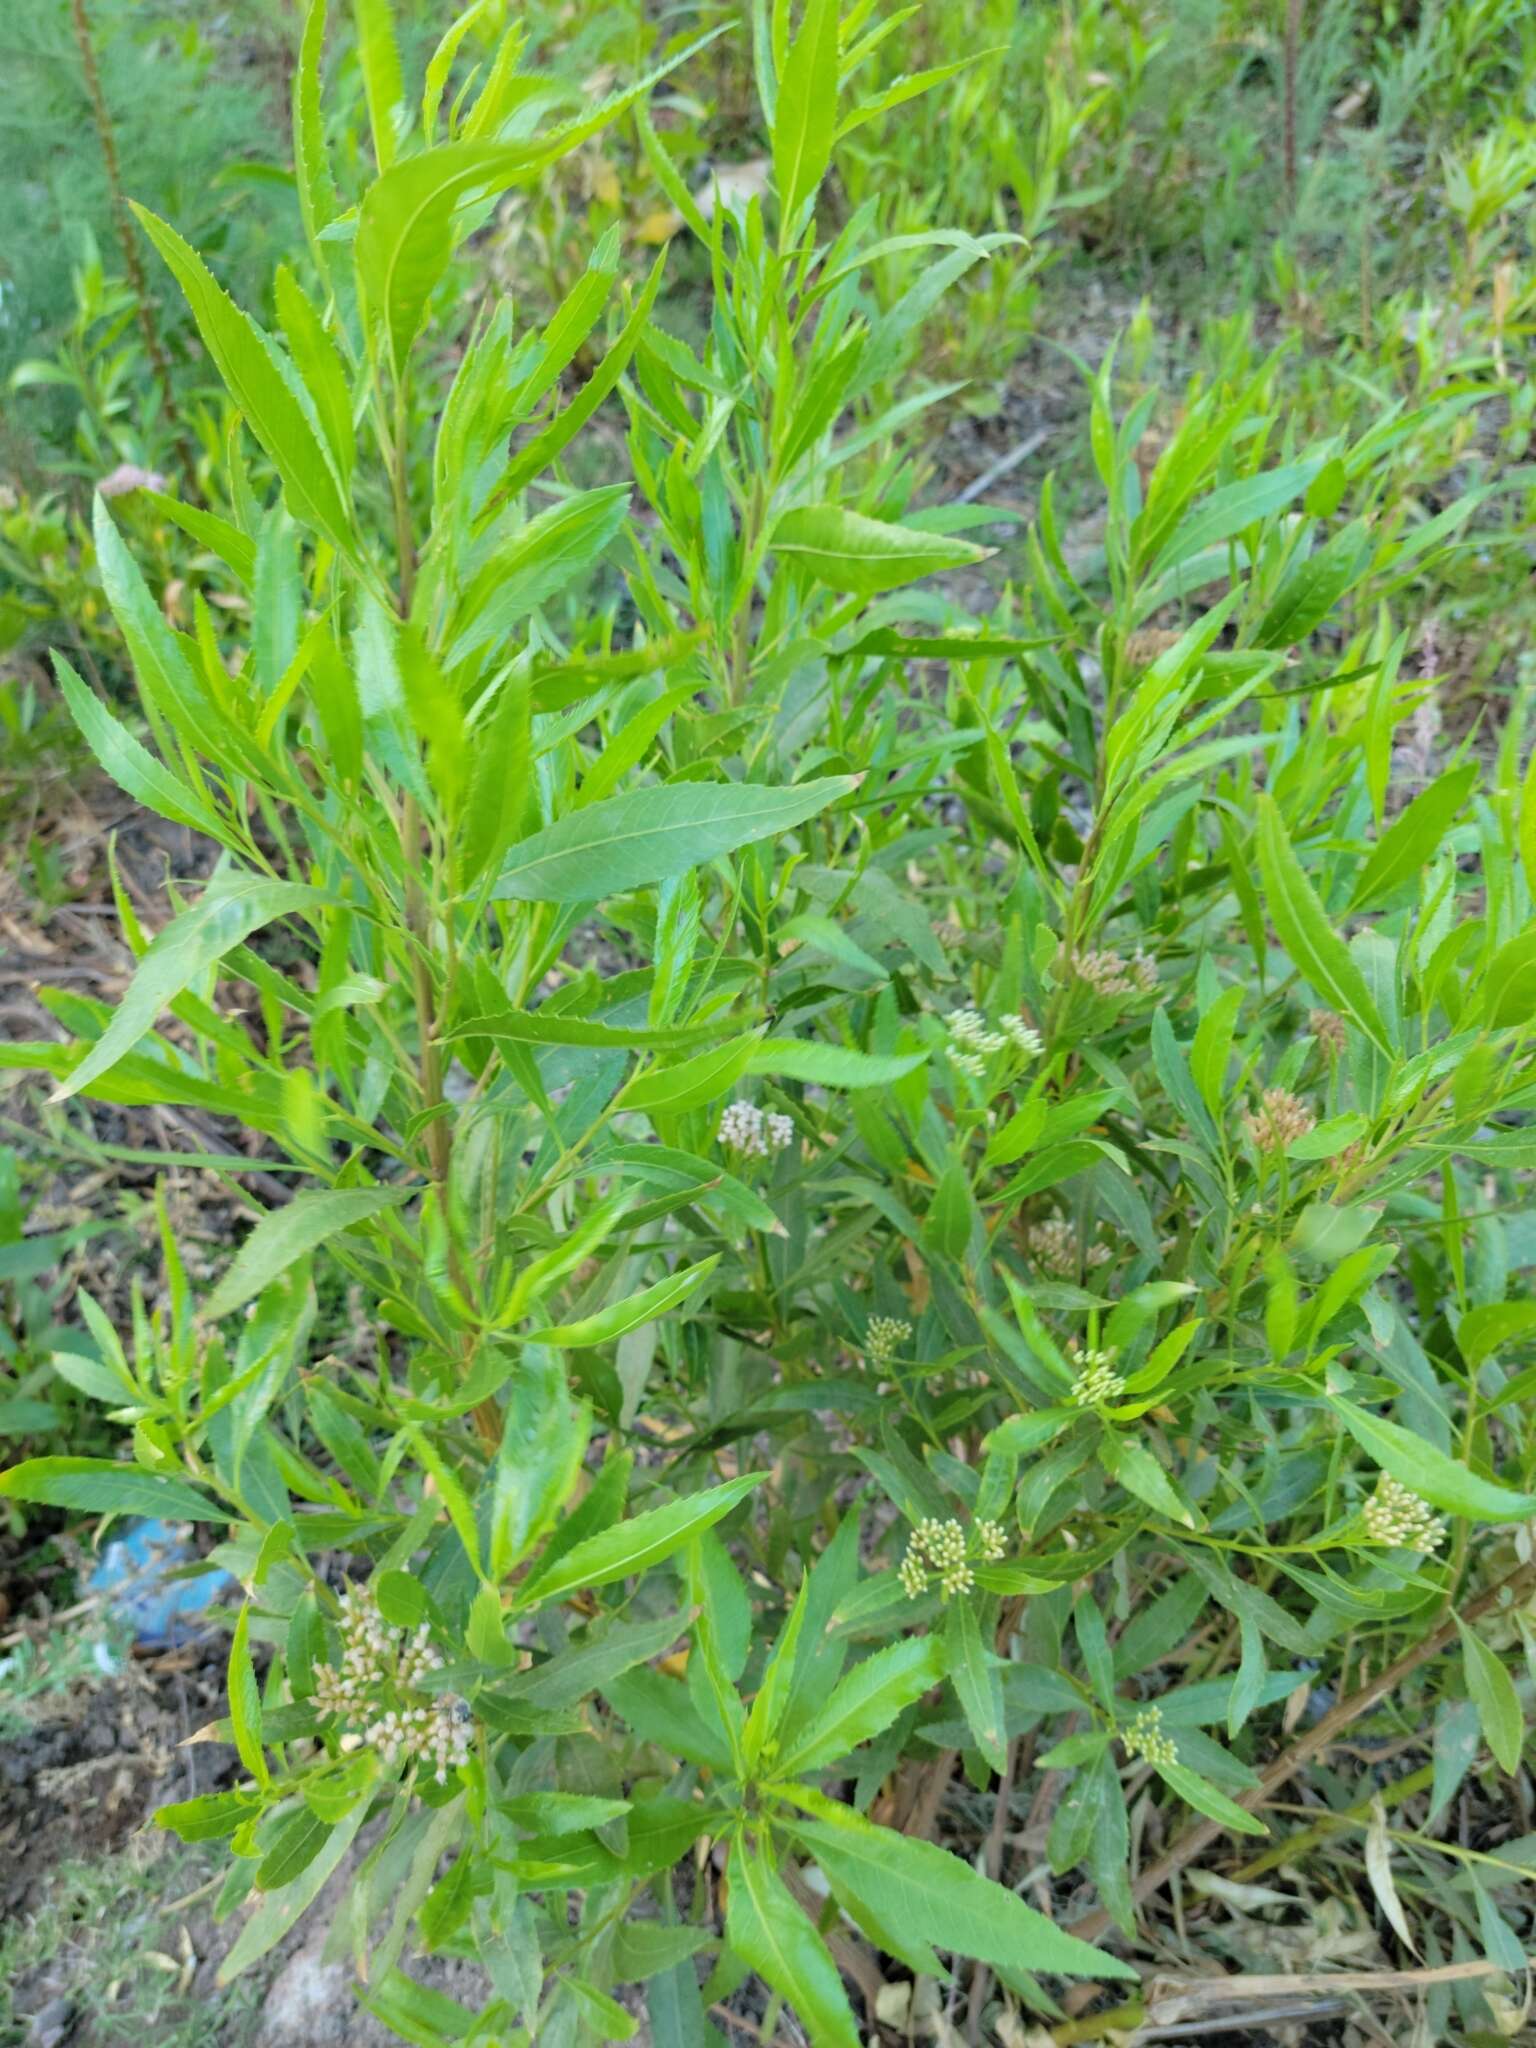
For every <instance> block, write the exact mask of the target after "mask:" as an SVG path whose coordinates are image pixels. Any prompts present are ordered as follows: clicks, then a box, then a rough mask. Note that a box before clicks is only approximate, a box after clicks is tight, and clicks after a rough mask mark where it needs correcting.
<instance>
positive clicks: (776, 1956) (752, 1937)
mask: <svg viewBox="0 0 1536 2048" xmlns="http://www.w3.org/2000/svg"><path fill="white" fill-rule="evenodd" d="M725 1933H726V1939H727V1940H728V1941H729V1942H730V1944H731V1947H732V1948H733V1949H734V1950H735V1951H736V1953H737V1955H739V1956H740V1957H741V1960H742V1961H743V1962H744V1963H745V1964H746V1965H747V1966H748V1968H749V1969H753V1970H756V1972H757V1974H758V1976H759V1977H761V1978H762V1980H763V1982H764V1983H765V1984H766V1985H767V1986H768V1988H769V1990H770V1991H776V1992H777V1993H778V1994H779V1996H780V1997H781V1998H783V1999H785V2000H787V2001H788V2003H789V2005H790V2007H791V2008H792V2010H793V2011H794V2014H795V2017H796V2018H797V2019H798V2020H799V2022H800V2024H801V2026H802V2027H803V2028H804V2029H805V2033H806V2036H807V2038H808V2039H809V2041H810V2043H811V2048H861V2041H860V2035H859V2030H858V2027H857V2025H856V2024H855V2022H854V2017H853V2008H852V2007H851V2006H850V2005H849V2003H848V1994H847V1992H846V1991H844V1989H843V1980H842V1978H841V1977H839V1975H838V1974H837V1965H836V1964H835V1963H834V1962H833V1960H832V1958H831V1956H830V1955H829V1954H828V1953H827V1946H826V1943H825V1942H824V1941H823V1940H822V1938H821V1936H820V1935H819V1934H818V1933H817V1932H816V1929H815V1928H814V1927H813V1926H812V1925H811V1923H810V1921H809V1920H808V1919H807V1918H806V1916H805V1914H804V1913H802V1912H801V1910H800V1908H799V1907H798V1906H797V1905H796V1904H795V1902H794V1900H793V1898H791V1896H790V1894H789V1889H788V1887H787V1886H786V1885H785V1884H784V1882H783V1880H782V1879H781V1878H780V1877H779V1876H778V1874H777V1872H776V1871H775V1870H774V1868H773V1865H772V1864H771V1863H770V1862H769V1860H768V1857H767V1856H766V1855H765V1854H764V1853H763V1851H762V1850H761V1849H760V1848H753V1847H751V1846H750V1845H749V1844H748V1842H747V1841H746V1839H745V1837H744V1836H738V1837H737V1839H736V1842H735V1843H734V1844H733V1846H732V1849H731V1863H730V1900H729V1904H728V1906H727V1909H726V1920H725Z"/></svg>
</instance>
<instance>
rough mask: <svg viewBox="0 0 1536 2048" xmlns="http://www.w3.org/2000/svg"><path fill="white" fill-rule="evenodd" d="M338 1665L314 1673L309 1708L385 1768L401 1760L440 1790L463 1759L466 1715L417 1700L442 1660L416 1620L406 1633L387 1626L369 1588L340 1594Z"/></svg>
mask: <svg viewBox="0 0 1536 2048" xmlns="http://www.w3.org/2000/svg"><path fill="white" fill-rule="evenodd" d="M339 1627H340V1633H341V1659H340V1662H339V1663H338V1664H334V1665H331V1664H323V1665H321V1666H320V1667H319V1669H318V1670H317V1671H316V1672H315V1705H316V1707H317V1708H318V1710H319V1712H320V1713H321V1714H323V1715H327V1716H330V1715H334V1716H335V1717H336V1718H338V1719H340V1720H345V1721H348V1722H351V1723H352V1724H353V1726H354V1728H359V1729H361V1732H362V1739H363V1741H365V1742H366V1743H368V1744H369V1745H370V1746H371V1747H372V1748H374V1749H376V1750H377V1751H378V1752H379V1755H380V1756H381V1757H382V1758H383V1760H384V1762H385V1763H386V1764H390V1765H393V1764H395V1763H397V1762H400V1761H401V1760H404V1761H405V1762H407V1763H413V1762H414V1763H424V1764H427V1765H428V1766H430V1767H431V1770H432V1773H433V1776H434V1777H435V1778H436V1779H437V1782H438V1783H439V1784H440V1785H445V1784H446V1783H447V1782H448V1773H449V1771H450V1770H456V1769H457V1768H458V1767H459V1766H460V1765H461V1764H465V1763H467V1762H468V1761H469V1755H470V1742H471V1739H472V1736H473V1732H474V1716H473V1714H472V1713H471V1711H470V1708H469V1706H468V1703H467V1702H466V1701H464V1700H460V1699H457V1698H455V1697H454V1696H453V1695H452V1694H444V1695H443V1696H442V1697H440V1698H438V1699H432V1698H430V1697H424V1696H423V1687H424V1685H425V1683H426V1681H427V1679H428V1677H429V1675H430V1674H431V1673H432V1672H435V1671H441V1670H442V1668H443V1659H442V1656H441V1653H440V1652H439V1651H438V1650H436V1649H435V1648H434V1647H433V1645H432V1642H431V1631H430V1629H429V1627H428V1625H427V1624H426V1623H425V1622H423V1623H422V1624H421V1625H420V1626H419V1627H418V1628H417V1629H416V1630H415V1631H414V1632H412V1633H407V1632H406V1631H405V1630H403V1629H395V1628H391V1627H390V1625H389V1624H388V1622H386V1621H385V1619H384V1617H383V1615H382V1614H381V1613H380V1612H379V1604H378V1601H377V1599H376V1598H375V1596H374V1593H373V1589H372V1587H371V1586H359V1585H349V1586H347V1587H346V1588H345V1589H344V1590H343V1592H342V1595H341V1616H340V1622H339Z"/></svg>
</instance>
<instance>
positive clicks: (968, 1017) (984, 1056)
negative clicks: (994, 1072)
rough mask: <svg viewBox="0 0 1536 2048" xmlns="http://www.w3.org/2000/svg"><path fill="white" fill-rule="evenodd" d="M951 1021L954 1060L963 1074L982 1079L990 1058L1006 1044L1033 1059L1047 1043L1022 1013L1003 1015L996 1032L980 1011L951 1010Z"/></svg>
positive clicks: (950, 1036) (951, 1052) (950, 1054)
mask: <svg viewBox="0 0 1536 2048" xmlns="http://www.w3.org/2000/svg"><path fill="white" fill-rule="evenodd" d="M947 1021H948V1025H949V1057H950V1059H951V1060H952V1061H953V1063H954V1064H955V1066H957V1067H958V1068H959V1069H960V1071H961V1073H963V1074H969V1075H971V1076H972V1078H973V1079H975V1080H978V1081H979V1080H980V1079H981V1076H982V1075H983V1073H984V1072H985V1071H986V1064H987V1060H988V1058H989V1057H990V1056H991V1055H992V1054H993V1053H995V1052H1001V1051H1002V1050H1003V1048H1004V1047H1005V1046H1010V1045H1011V1046H1012V1047H1013V1050H1014V1051H1015V1052H1016V1053H1017V1054H1018V1055H1019V1056H1020V1058H1022V1059H1027V1060H1032V1059H1036V1058H1038V1057H1039V1054H1040V1052H1041V1051H1042V1049H1043V1047H1044V1043H1045V1041H1044V1040H1043V1039H1042V1038H1041V1036H1040V1034H1039V1032H1038V1031H1036V1030H1034V1029H1033V1028H1032V1027H1031V1026H1030V1025H1028V1024H1026V1023H1025V1022H1024V1019H1023V1018H1022V1017H1019V1016H1011V1015H1010V1016H1007V1017H1001V1018H999V1019H998V1024H997V1029H996V1030H995V1031H994V1030H993V1028H992V1027H991V1025H990V1024H988V1022H987V1020H986V1018H985V1017H984V1016H983V1015H982V1014H981V1012H980V1010H971V1009H966V1010H951V1012H950V1014H949V1017H948V1020H947Z"/></svg>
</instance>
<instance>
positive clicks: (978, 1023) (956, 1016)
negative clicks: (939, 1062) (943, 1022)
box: [949, 1010, 1008, 1053]
mask: <svg viewBox="0 0 1536 2048" xmlns="http://www.w3.org/2000/svg"><path fill="white" fill-rule="evenodd" d="M949 1035H950V1038H951V1039H952V1040H953V1042H954V1043H955V1044H956V1045H958V1046H961V1047H963V1048H964V1050H965V1051H966V1052H979V1053H991V1052H1001V1051H1002V1049H1003V1047H1004V1046H1005V1045H1006V1044H1007V1043H1008V1041H1007V1039H1006V1038H1004V1037H1003V1035H1002V1033H1001V1032H1000V1031H993V1030H991V1029H990V1028H989V1027H988V1024H987V1020H986V1018H985V1017H983V1016H982V1014H981V1012H980V1010H952V1011H951V1012H950V1015H949Z"/></svg>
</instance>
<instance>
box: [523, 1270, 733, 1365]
mask: <svg viewBox="0 0 1536 2048" xmlns="http://www.w3.org/2000/svg"><path fill="white" fill-rule="evenodd" d="M719 1263H720V1255H719V1254H718V1252H717V1253H716V1254H715V1256H714V1257H713V1258H710V1259H701V1260H700V1262H699V1263H698V1265H696V1266H686V1267H684V1268H683V1270H682V1271H681V1272H678V1273H669V1274H668V1275H667V1276H666V1278H665V1279H664V1280H658V1281H656V1283H655V1284H654V1286H651V1287H642V1288H641V1290H640V1292H639V1293H638V1294H629V1295H626V1296H625V1298H624V1299H623V1300H622V1301H614V1302H610V1303H609V1304H608V1306H607V1308H601V1309H599V1310H598V1311H597V1312H596V1314H595V1315H590V1316H583V1317H582V1318H581V1319H580V1321H579V1322H574V1323H555V1324H552V1325H551V1326H550V1328H548V1329H547V1330H534V1331H533V1332H532V1333H531V1334H530V1336H529V1337H528V1339H527V1341H528V1342H529V1343H530V1344H552V1345H555V1346H557V1347H558V1348H559V1349H560V1350H563V1351H580V1350H582V1349H584V1348H585V1347H587V1346H589V1345H593V1344H607V1343H609V1342H610V1341H611V1340H612V1339H613V1338H615V1337H622V1336H623V1334H624V1332H625V1331H626V1330H637V1329H638V1328H639V1327H640V1325H641V1324H642V1323H649V1322H654V1320H655V1319H656V1317H657V1316H660V1315H664V1314H665V1313H666V1311H667V1310H668V1309H669V1308H675V1307H676V1306H677V1304H678V1303H679V1302H680V1301H686V1300H687V1299H688V1297H689V1295H690V1294H694V1293H696V1292H697V1291H698V1289H699V1288H700V1287H702V1286H703V1284H704V1282H705V1281H706V1280H707V1279H708V1278H709V1276H710V1274H711V1273H713V1272H714V1270H715V1268H716V1266H718V1265H719Z"/></svg>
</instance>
